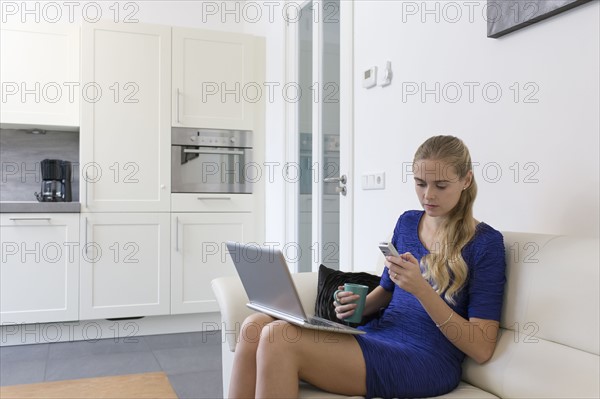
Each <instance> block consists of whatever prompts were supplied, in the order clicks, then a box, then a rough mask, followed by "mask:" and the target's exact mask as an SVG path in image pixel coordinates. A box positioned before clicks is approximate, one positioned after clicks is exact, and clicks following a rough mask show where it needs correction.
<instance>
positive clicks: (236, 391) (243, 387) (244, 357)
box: [229, 313, 275, 398]
mask: <svg viewBox="0 0 600 399" xmlns="http://www.w3.org/2000/svg"><path fill="white" fill-rule="evenodd" d="M273 320H275V319H273V318H272V317H270V316H267V315H265V314H262V313H255V314H253V315H251V316H249V317H248V318H247V319H246V320H244V323H243V324H242V328H241V330H240V337H239V341H238V343H237V345H236V348H235V355H234V361H233V369H232V371H231V381H230V383H229V397H230V398H254V395H255V391H256V351H257V348H258V344H259V342H260V334H261V331H262V329H263V327H264V326H265V325H267V324H269V323H270V322H272V321H273Z"/></svg>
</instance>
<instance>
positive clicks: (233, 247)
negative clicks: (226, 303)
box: [227, 242, 306, 320]
mask: <svg viewBox="0 0 600 399" xmlns="http://www.w3.org/2000/svg"><path fill="white" fill-rule="evenodd" d="M227 250H228V251H229V255H230V256H231V259H232V260H233V263H234V265H235V268H236V270H237V272H238V274H239V276H240V279H241V280H242V284H243V285H244V289H245V290H246V294H248V299H249V300H250V302H251V303H253V304H256V305H262V306H265V307H267V308H271V309H274V310H277V311H279V312H283V313H286V314H289V315H291V316H293V317H296V318H300V319H302V320H306V313H305V312H304V309H303V307H302V303H301V302H300V299H299V297H298V292H297V291H296V286H295V285H294V282H293V280H292V276H291V274H290V271H289V269H288V266H287V262H286V261H285V258H284V256H283V254H282V253H281V251H280V250H278V249H275V248H271V247H262V246H259V245H256V244H241V243H235V242H227Z"/></svg>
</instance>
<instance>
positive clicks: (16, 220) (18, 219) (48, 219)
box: [8, 218, 52, 222]
mask: <svg viewBox="0 0 600 399" xmlns="http://www.w3.org/2000/svg"><path fill="white" fill-rule="evenodd" d="M51 219H52V218H9V219H8V220H12V221H13V222H18V221H20V220H45V221H48V222H49V221H50V220H51Z"/></svg>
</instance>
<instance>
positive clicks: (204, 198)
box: [198, 197, 231, 201]
mask: <svg viewBox="0 0 600 399" xmlns="http://www.w3.org/2000/svg"><path fill="white" fill-rule="evenodd" d="M198 200H200V201H204V200H226V201H229V200H231V197H198Z"/></svg>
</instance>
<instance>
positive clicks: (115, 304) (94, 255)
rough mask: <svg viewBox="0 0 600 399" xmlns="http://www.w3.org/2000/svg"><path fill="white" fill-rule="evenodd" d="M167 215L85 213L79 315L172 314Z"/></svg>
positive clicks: (92, 316)
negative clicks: (170, 307) (170, 308)
mask: <svg viewBox="0 0 600 399" xmlns="http://www.w3.org/2000/svg"><path fill="white" fill-rule="evenodd" d="M169 236H170V233H169V214H168V213H88V214H82V215H81V243H82V254H81V294H80V318H81V319H82V320H83V319H102V318H113V317H135V316H150V315H163V314H169V300H170V294H169V291H170V286H169V282H170V276H169V273H170V264H169V261H170V260H169V246H170V241H169Z"/></svg>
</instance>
